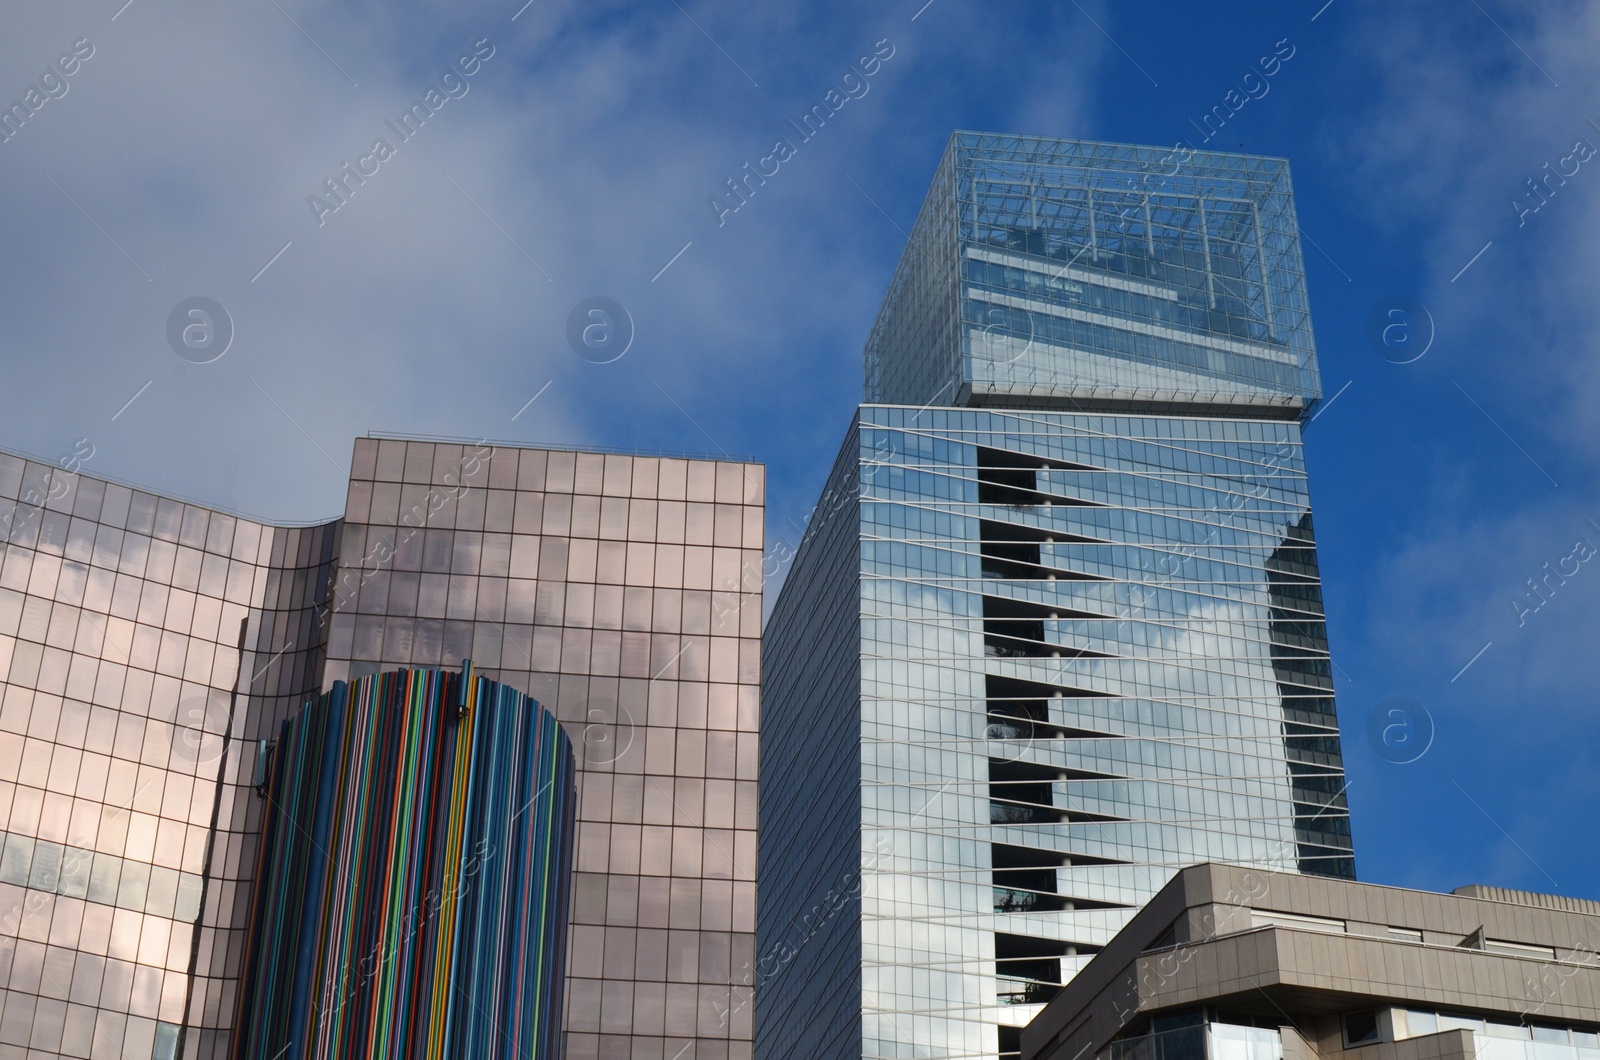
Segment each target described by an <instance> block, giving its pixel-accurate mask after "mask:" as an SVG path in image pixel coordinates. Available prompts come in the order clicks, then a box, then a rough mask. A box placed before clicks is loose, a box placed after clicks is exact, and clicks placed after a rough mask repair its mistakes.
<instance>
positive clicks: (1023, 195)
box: [866, 133, 1321, 417]
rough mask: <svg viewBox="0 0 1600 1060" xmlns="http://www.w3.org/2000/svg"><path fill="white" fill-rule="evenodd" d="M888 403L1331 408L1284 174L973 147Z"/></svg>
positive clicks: (919, 240) (1186, 161) (886, 322)
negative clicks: (1323, 398) (1323, 404)
mask: <svg viewBox="0 0 1600 1060" xmlns="http://www.w3.org/2000/svg"><path fill="white" fill-rule="evenodd" d="M866 352H867V358H866V398H867V401H868V402H885V403H904V404H924V403H934V404H988V405H1018V404H1023V405H1028V406H1033V407H1037V406H1038V405H1039V404H1040V403H1041V402H1043V403H1046V404H1060V405H1061V406H1063V407H1074V408H1080V409H1083V408H1095V407H1110V406H1115V407H1118V408H1124V409H1126V408H1129V407H1139V408H1143V409H1146V410H1149V411H1187V410H1191V409H1193V408H1195V407H1197V406H1212V407H1215V406H1219V405H1220V406H1225V407H1237V408H1238V409H1239V410H1240V411H1248V412H1249V413H1250V414H1254V415H1262V414H1266V415H1277V416H1285V417H1293V416H1296V415H1299V414H1301V413H1303V411H1304V410H1305V409H1306V408H1308V407H1309V406H1310V405H1311V404H1313V403H1314V402H1315V401H1316V399H1317V398H1318V397H1319V396H1320V393H1321V390H1320V384H1319V381H1318V374H1317V362H1316V349H1315V344H1314V342H1313V339H1312V334H1311V319H1310V310H1309V307H1308V305H1307V300H1306V287H1305V271H1304V267H1303V265H1302V262H1301V257H1300V241H1299V228H1298V225H1297V224H1296V221H1295V212H1294V201H1293V197H1292V195H1291V191H1290V185H1289V165H1288V163H1287V162H1285V161H1284V160H1282V159H1276V158H1263V157H1258V156H1253V155H1234V154H1222V153H1218V152H1203V151H1193V150H1190V149H1187V148H1183V149H1178V150H1168V151H1164V150H1163V149H1161V148H1154V147H1135V146H1129V145H1125V144H1106V143H1096V142H1092V141H1083V140H1058V139H1050V138H1042V137H1030V136H999V135H993V134H980V133H957V134H956V135H955V136H953V137H952V138H951V140H950V144H949V147H948V148H947V149H946V150H945V154H944V158H943V160H942V161H941V162H940V164H939V169H938V172H937V174H936V175H935V177H934V181H933V185H932V187H931V188H930V190H929V192H928V197H927V199H926V201H925V202H924V203H923V206H922V212H921V213H920V214H919V216H918V218H917V222H916V226H915V228H914V229H913V231H912V233H911V239H910V242H909V243H908V245H907V247H906V250H905V253H904V254H903V255H902V257H901V259H900V264H899V267H898V268H897V269H896V271H895V275H894V279H893V282H892V284H891V286H890V290H889V295H888V297H887V298H886V299H885V300H884V304H883V307H882V309H881V310H880V311H879V314H878V319H877V322H876V323H875V324H874V326H873V329H872V335H871V338H870V339H869V340H868V343H867V351H866Z"/></svg>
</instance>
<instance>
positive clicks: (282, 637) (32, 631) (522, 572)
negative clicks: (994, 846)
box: [0, 439, 764, 1060]
mask: <svg viewBox="0 0 1600 1060" xmlns="http://www.w3.org/2000/svg"><path fill="white" fill-rule="evenodd" d="M763 491H764V470H763V469H762V468H761V467H759V466H757V465H752V464H743V463H735V462H730V461H711V460H693V459H678V458H667V457H641V456H621V455H615V454H594V453H574V452H566V451H556V450H538V449H519V448H508V447H505V446H490V445H481V446H478V445H472V444H467V445H459V444H443V443H439V444H436V443H434V442H419V441H406V440H391V439H360V440H358V441H357V443H356V448H355V456H354V462H353V467H352V473H351V483H350V490H349V502H348V507H347V512H346V515H347V518H346V519H345V520H342V521H335V522H332V523H328V524H324V525H319V526H308V527H274V526H266V525H263V524H261V523H258V522H251V521H248V520H245V519H240V518H236V517H234V516H232V515H227V514H223V513H220V512H215V511H211V510H209V509H206V508H203V507H199V506H196V505H189V504H184V503H182V502H179V501H175V500H171V499H168V498H163V497H159V496H156V495H153V494H150V493H141V492H139V491H137V490H133V489H129V488H127V487H123V486H119V485H115V484H111V483H107V482H104V481H101V480H97V479H93V478H91V477H89V476H88V475H87V474H84V473H82V472H81V471H80V470H77V469H76V468H74V469H72V470H68V469H66V468H63V467H59V466H52V465H49V464H43V463H38V462H33V461H26V460H23V459H21V458H16V457H11V456H6V455H4V454H0V541H3V542H4V551H3V554H0V831H4V832H5V837H4V842H5V846H4V848H3V850H0V1005H3V1008H0V1057H4V1058H5V1060H10V1056H9V1055H7V1053H6V1050H11V1051H12V1053H13V1054H15V1055H25V1056H30V1057H33V1056H42V1057H54V1056H71V1057H102V1056H107V1057H123V1056H139V1057H142V1056H155V1057H170V1056H176V1055H182V1056H192V1057H212V1056H220V1055H223V1052H224V1051H225V1049H226V1047H227V1038H228V1031H229V1029H230V1028H231V1020H232V1013H233V1012H234V1008H235V1000H236V992H237V982H238V976H239V954H240V950H241V941H242V932H243V930H244V923H245V918H246V916H247V910H248V905H249V898H250V894H249V890H250V887H249V881H250V879H251V877H252V873H253V870H254V865H253V864H252V858H253V851H254V848H255V834H256V831H257V829H258V827H259V816H260V806H261V804H260V802H259V800H258V797H257V796H256V794H255V792H254V790H253V783H254V780H255V771H256V765H255V763H256V754H257V746H258V744H257V741H259V740H262V739H267V738H270V737H271V736H272V735H274V734H275V733H276V731H277V729H278V726H279V724H280V722H281V721H282V720H283V718H285V717H287V716H288V714H290V713H292V712H293V711H294V710H296V709H298V708H299V706H300V705H301V704H302V703H304V702H305V701H306V700H307V699H309V698H314V697H315V696H316V695H317V694H318V693H319V692H320V691H321V690H322V689H324V688H325V687H327V686H328V685H330V684H331V683H332V682H333V681H334V680H344V679H348V678H350V677H352V676H361V675H362V674H365V673H370V672H374V671H376V670H379V669H394V668H397V667H402V666H446V667H457V666H459V665H460V663H461V661H462V660H463V659H466V658H471V659H472V660H473V664H474V668H475V669H476V670H477V671H478V672H480V673H484V674H485V675H487V676H489V677H490V678H492V679H494V680H497V681H500V682H502V683H505V684H509V685H511V686H513V687H516V688H519V689H522V690H524V691H526V692H528V693H529V694H530V695H532V696H534V697H535V698H536V699H538V700H540V701H541V702H543V703H545V704H547V705H549V706H550V707H551V709H552V710H554V711H555V712H556V714H557V716H558V717H559V719H560V720H561V721H562V722H563V724H564V725H565V726H566V727H567V730H568V732H569V734H570V735H571V736H572V738H573V742H574V745H575V748H576V752H577V759H578V787H579V799H580V801H579V833H578V839H577V847H576V852H575V859H576V867H577V877H576V880H575V888H574V896H573V910H572V912H573V927H572V934H571V938H570V945H569V953H570V954H571V960H570V965H569V971H570V974H571V976H572V978H571V981H570V984H569V989H568V1015H567V1022H566V1026H567V1031H568V1055H569V1056H571V1057H574V1058H583V1057H595V1058H599V1057H629V1058H636V1057H652V1058H654V1057H660V1058H661V1060H691V1058H697V1060H724V1058H727V1060H744V1058H748V1057H749V1055H750V1009H749V1004H748V998H747V995H748V991H744V992H742V994H743V995H744V1000H743V1003H742V1004H741V992H740V991H739V990H738V989H737V986H738V984H741V983H747V982H749V981H750V975H751V973H750V967H751V965H752V964H753V963H754V930H755V923H754V917H755V825H756V754H757V742H756V739H757V736H756V734H757V723H758V702H757V688H758V683H757V682H758V673H759V667H760V659H759V636H760V619H761V596H760V570H761V564H760V556H761V547H762V518H763V508H762V505H763V500H764V495H763ZM245 620H247V623H246V626H245V631H244V640H243V646H244V650H243V652H242V653H241V651H240V643H241V640H240V637H241V634H240V623H241V621H245ZM236 684H237V686H238V694H237V695H236V696H230V693H231V692H232V691H233V690H234V688H235V685H236ZM186 1013H187V1015H185V1014H186ZM185 1028H187V1029H185ZM180 1037H181V1039H182V1041H181V1046H180ZM30 1049H31V1050H34V1052H32V1053H29V1052H27V1050H30ZM19 1051H20V1052H19Z"/></svg>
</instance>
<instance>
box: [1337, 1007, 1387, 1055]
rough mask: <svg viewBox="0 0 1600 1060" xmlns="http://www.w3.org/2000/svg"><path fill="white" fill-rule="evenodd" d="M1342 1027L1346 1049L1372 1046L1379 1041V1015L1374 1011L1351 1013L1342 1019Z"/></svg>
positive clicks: (1340, 1021)
mask: <svg viewBox="0 0 1600 1060" xmlns="http://www.w3.org/2000/svg"><path fill="white" fill-rule="evenodd" d="M1339 1023H1340V1027H1341V1028H1342V1029H1343V1031H1344V1047H1345V1048H1346V1049H1353V1048H1355V1047H1356V1046H1358V1045H1371V1044H1372V1043H1373V1042H1376V1041H1377V1040H1378V1014H1377V1013H1376V1012H1373V1011H1370V1010H1369V1011H1367V1012H1349V1013H1346V1014H1345V1015H1344V1016H1342V1017H1340V1020H1339Z"/></svg>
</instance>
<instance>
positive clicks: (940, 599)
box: [755, 133, 1354, 1060]
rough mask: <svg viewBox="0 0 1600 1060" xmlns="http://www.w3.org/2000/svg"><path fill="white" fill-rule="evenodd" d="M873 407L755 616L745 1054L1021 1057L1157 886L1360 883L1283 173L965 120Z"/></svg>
mask: <svg viewBox="0 0 1600 1060" xmlns="http://www.w3.org/2000/svg"><path fill="white" fill-rule="evenodd" d="M866 391H867V399H868V403H867V404H865V405H863V406H861V408H860V409H859V410H858V412H857V414H856V416H855V417H854V420H853V422H852V424H851V426H850V429H849V432H848V433H847V435H846V438H845V442H844V446H843V449H842V451H841V452H840V455H839V458H838V461H837V462H836V464H835V466H834V469H833V472H832V475H831V477H830V480H829V483H828V487H827V489H826V491H825V493H824V497H823V502H822V503H821V504H819V505H818V508H817V510H816V511H815V512H814V513H813V515H812V517H811V519H810V521H809V523H808V524H807V527H806V532H805V537H804V540H803V542H802V544H801V546H800V548H799V549H798V552H797V555H796V558H795V561H794V564H793V566H792V569H791V570H790V571H789V573H788V576H787V579H786V582H785V585H784V588H783V590H782V592H781V594H780V596H779V599H778V601H777V604H776V606H775V609H774V612H773V614H772V616H771V619H770V620H769V622H768V625H767V628H766V631H765V643H766V646H767V650H766V656H765V663H764V667H765V671H764V673H763V684H764V687H765V690H766V691H765V694H764V701H763V714H764V718H763V730H764V735H763V742H762V771H763V775H762V808H761V828H760V837H761V839H760V844H761V847H760V859H761V867H762V876H763V879H762V886H761V890H760V898H759V907H758V915H757V939H758V943H759V946H760V950H759V957H758V961H757V965H756V975H755V985H756V994H755V996H756V1013H757V1018H756V1055H757V1057H759V1058H761V1060H776V1058H778V1057H795V1058H806V1060H812V1058H830V1060H839V1058H852V1060H854V1058H857V1057H861V1058H866V1057H873V1058H877V1057H950V1058H955V1057H974V1058H978V1057H982V1058H993V1057H997V1056H998V1057H1004V1056H1007V1055H1011V1054H1015V1053H1016V1052H1017V1050H1018V1048H1019V1036H1018V1035H1019V1031H1018V1029H1019V1028H1020V1027H1021V1026H1022V1025H1023V1024H1025V1023H1027V1022H1028V1020H1029V1019H1030V1018H1031V1017H1032V1016H1033V1015H1034V1014H1036V1013H1037V1012H1038V1011H1039V1009H1040V1006H1041V1005H1042V1004H1043V1003H1044V1002H1046V1001H1048V1000H1049V998H1050V997H1051V996H1053V994H1054V993H1055V991H1056V989H1057V988H1058V987H1059V985H1060V984H1062V983H1064V982H1066V981H1067V980H1069V979H1070V978H1071V977H1072V975H1073V974H1074V973H1075V972H1076V971H1077V970H1078V969H1079V968H1081V967H1082V966H1083V965H1084V964H1085V963H1086V962H1087V961H1088V959H1089V958H1090V957H1091V956H1093V955H1094V954H1095V953H1096V952H1098V950H1099V948H1100V947H1101V946H1103V945H1104V944H1105V943H1107V942H1108V941H1109V940H1110V939H1111V937H1112V936H1113V935H1115V934H1116V932H1117V931H1118V930H1119V929H1120V928H1121V927H1123V926H1124V925H1125V924H1126V923H1127V922H1128V920H1129V919H1130V918H1131V916H1132V915H1133V913H1134V912H1135V911H1136V910H1137V909H1138V908H1139V907H1140V906H1141V905H1142V903H1144V902H1145V901H1146V900H1148V899H1149V898H1150V897H1151V896H1152V895H1154V894H1155V893H1156V891H1158V890H1159V889H1160V888H1161V887H1162V886H1163V885H1164V884H1165V883H1166V882H1167V880H1168V879H1170V878H1171V876H1172V875H1173V874H1174V873H1175V872H1176V871H1177V870H1178V869H1179V868H1181V867H1182V866H1185V865H1189V864H1194V863H1197V862H1203V861H1224V862H1238V863H1248V864H1254V865H1260V866H1265V867H1270V868H1273V869H1276V870H1283V871H1295V872H1302V873H1312V874H1320V875H1327V876H1337V877H1351V876H1353V874H1354V866H1353V860H1352V854H1351V843H1350V830H1349V816H1348V810H1347V808H1346V803H1345V799H1344V778H1343V768H1342V763H1341V759H1340V752H1339V740H1338V728H1337V723H1336V719H1335V715H1334V705H1333V685H1332V680H1331V676H1330V672H1329V666H1330V663H1329V658H1328V651H1327V638H1326V632H1325V627H1324V622H1323V610H1322V601H1321V588H1320V582H1319V578H1318V573H1317V561H1316V548H1315V535H1314V531H1313V527H1312V520H1311V510H1310V503H1309V498H1308V494H1307V488H1306V476H1305V465H1304V461H1303V456H1302V447H1301V425H1302V422H1303V420H1304V419H1305V418H1306V417H1307V416H1308V414H1309V411H1310V410H1311V408H1312V407H1313V406H1314V404H1315V402H1316V401H1317V399H1318V397H1319V396H1320V385H1319V381H1318V373H1317V365H1316V355H1315V349H1314V344H1313V339H1312V334H1311V324H1310V317H1309V311H1308V308H1307V302H1306V293H1305V282H1304V274H1303V270H1302V264H1301V258H1300V248H1299V241H1298V228H1297V226H1296V223H1295V219H1294V205H1293V199H1292V195H1291V192H1290V187H1289V173H1288V166H1287V164H1286V163H1284V162H1283V161H1281V160H1278V159H1270V158H1257V157H1248V156H1239V155H1223V154H1214V153H1202V152H1194V151H1189V150H1186V149H1180V150H1177V151H1162V150H1160V149H1153V148H1141V147H1127V146H1120V145H1112V144H1099V143H1086V142H1079V141H1065V140H1052V139H1041V138H1031V137H1010V136H991V135H978V134H968V133H960V134H957V135H956V136H955V137H954V138H953V139H952V140H951V142H950V145H949V147H948V149H947V151H946V153H945V156H944V159H943V161H942V162H941V164H940V166H939V169H938V172H937V174H936V175H935V178H934V183H933V187H932V189H931V190H930V192H929V194H928V198H927V200H926V202H925V204H924V206H923V209H922V212H921V214H920V216H919V217H918V220H917V222H916V226H915V228H914V230H913V232H912V235H911V239H910V242H909V245H908V246H907V248H906V251H905V253H904V255H903V256H902V258H901V261H900V265H899V267H898V269H897V270H896V273H895V276H894V279H893V281H892V284H891V287H890V291H889V295H888V298H887V299H886V301H885V303H884V305H883V308H882V310H881V311H880V313H879V316H878V320H877V323H876V325H875V326H874V328H873V331H872V335H871V337H870V339H869V341H868V344H867V357H866ZM858 899H859V900H858Z"/></svg>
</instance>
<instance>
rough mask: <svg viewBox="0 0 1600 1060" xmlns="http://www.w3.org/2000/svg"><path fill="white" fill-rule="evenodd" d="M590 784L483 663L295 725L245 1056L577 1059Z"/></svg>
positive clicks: (276, 817)
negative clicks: (574, 1013) (571, 1027)
mask: <svg viewBox="0 0 1600 1060" xmlns="http://www.w3.org/2000/svg"><path fill="white" fill-rule="evenodd" d="M573 769H574V766H573V756H572V743H571V741H570V740H569V739H568V737H567V735H566V733H565V732H563V731H562V729H561V726H560V725H559V724H557V722H556V720H555V718H554V717H553V716H552V715H551V714H550V713H549V712H548V711H546V710H544V709H543V708H542V707H540V706H539V704H538V703H537V702H535V701H534V700H533V699H531V698H529V697H528V696H525V695H523V694H522V693H520V692H518V691H516V690H515V689H512V688H507V687H505V686H503V685H500V684H497V683H496V682H494V681H490V680H488V679H486V678H483V677H476V678H474V677H473V676H471V670H470V665H469V666H468V667H467V668H465V669H464V670H463V671H462V672H461V673H455V672H452V671H444V670H398V671H394V672H391V673H383V674H373V675H371V676H368V677H363V678H361V679H360V680H358V681H355V682H353V683H351V684H349V685H346V684H345V683H344V682H342V681H341V682H337V683H335V684H334V686H333V690H332V691H331V692H328V693H326V694H324V695H323V696H322V697H321V698H320V699H318V700H316V701H315V702H312V703H308V704H307V705H306V706H305V708H304V709H302V710H301V711H300V712H299V713H297V714H296V715H294V716H293V717H292V718H290V719H288V720H287V721H286V722H284V724H283V728H282V730H281V732H280V733H279V736H278V740H277V744H276V746H275V747H274V749H273V751H272V754H271V761H270V763H269V765H268V769H267V801H268V806H267V810H266V813H265V817H264V820H263V823H262V829H261V846H260V851H259V856H258V861H257V871H256V888H255V901H254V909H253V913H252V916H251V922H250V931H249V941H248V950H247V952H246V956H245V966H244V968H245V971H244V982H243V983H242V984H241V989H240V995H239V1009H238V1018H237V1020H236V1022H235V1024H234V1026H235V1027H236V1031H235V1038H234V1047H233V1054H232V1055H233V1056H234V1057H235V1058H236V1060H335V1058H337V1060H351V1058H380V1057H381V1058H389V1060H414V1058H419V1057H474V1058H480V1057H481V1058H498V1057H507V1058H510V1057H517V1058H528V1057H538V1058H541V1060H544V1058H548V1060H555V1058H556V1057H558V1056H560V1041H561V1001H562V994H563V987H564V983H565V975H566V936H567V910H568V906H569V904H570V897H571V895H570V890H571V883H570V880H571V868H572V842H573V833H574V830H575V827H576V825H575V817H574V814H575V807H576V804H577V797H576V788H575V783H574V773H573Z"/></svg>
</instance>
